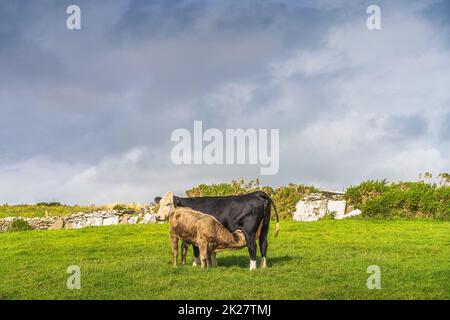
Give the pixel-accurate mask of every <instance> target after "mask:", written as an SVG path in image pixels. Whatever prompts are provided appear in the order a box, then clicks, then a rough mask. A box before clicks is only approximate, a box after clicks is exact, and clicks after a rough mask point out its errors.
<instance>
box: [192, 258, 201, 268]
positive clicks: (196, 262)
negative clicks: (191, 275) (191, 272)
mask: <svg viewBox="0 0 450 320" xmlns="http://www.w3.org/2000/svg"><path fill="white" fill-rule="evenodd" d="M199 264H200V259H199V258H194V262H193V263H192V266H193V267H197V266H198V265H199Z"/></svg>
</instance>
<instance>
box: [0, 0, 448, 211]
mask: <svg viewBox="0 0 450 320" xmlns="http://www.w3.org/2000/svg"><path fill="white" fill-rule="evenodd" d="M373 3H374V2H373V1H358V0H352V1H350V0H342V1H336V0H305V1H301V0H297V1H287V0H285V1H282V0H280V1H275V0H273V1H231V0H230V1H225V0H223V1H221V0H213V1H211V0H209V1H168V0H161V1H143V0H111V1H87V0H86V1H76V2H75V1H62V0H54V1H46V0H41V1H32V0H28V1H27V0H22V1H15V0H2V1H1V2H0V110H1V116H0V147H1V149H0V203H33V202H37V201H61V202H66V203H79V204H90V203H106V202H113V201H127V202H128V201H129V202H131V201H142V202H148V201H150V200H151V199H152V198H153V197H154V196H156V195H160V194H162V193H163V192H165V191H168V190H171V191H174V192H176V193H178V194H182V193H183V191H184V190H185V189H187V188H189V187H191V186H194V185H197V184H200V183H211V182H222V181H230V180H231V179H237V178H240V177H245V178H255V177H258V175H259V166H258V165H247V166H245V165H233V166H218V165H216V166H202V165H191V166H189V165H181V166H177V165H174V164H173V163H172V162H171V160H170V152H171V149H172V148H173V146H174V143H173V142H172V141H171V140H170V136H171V133H172V132H173V130H175V129H177V128H186V129H188V130H190V131H192V128H193V121H194V120H202V121H203V127H204V128H218V129H220V130H225V129H226V128H244V129H247V128H256V129H271V128H278V129H280V169H279V172H278V174H276V175H273V176H262V177H261V181H262V183H263V184H269V185H272V186H278V185H283V184H287V183H289V182H294V183H306V184H314V185H316V186H318V187H322V188H327V189H338V190H342V189H343V188H345V187H346V186H349V185H351V184H356V183H358V182H360V181H362V180H365V179H370V178H387V179H388V180H390V181H397V180H408V179H412V180H415V179H416V178H417V176H418V174H419V173H421V172H424V171H431V172H433V173H435V174H437V173H440V172H448V171H450V1H446V0H442V1H439V0H429V1H428V0H422V1H411V0H405V1H377V2H376V3H375V4H377V5H379V6H380V7H381V26H382V29H381V30H375V31H370V30H368V29H367V27H366V20H367V17H368V15H367V13H366V9H367V7H368V5H370V4H373ZM71 4H78V5H79V6H80V7H81V12H82V28H81V30H72V31H71V30H68V29H67V28H66V18H67V16H68V15H67V14H66V8H67V6H69V5H71Z"/></svg>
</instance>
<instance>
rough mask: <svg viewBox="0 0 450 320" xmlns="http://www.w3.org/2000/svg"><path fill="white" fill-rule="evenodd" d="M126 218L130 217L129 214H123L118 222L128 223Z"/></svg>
mask: <svg viewBox="0 0 450 320" xmlns="http://www.w3.org/2000/svg"><path fill="white" fill-rule="evenodd" d="M128 219H130V215H129V214H124V215H123V216H122V217H121V218H120V221H119V224H128Z"/></svg>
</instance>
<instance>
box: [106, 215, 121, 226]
mask: <svg viewBox="0 0 450 320" xmlns="http://www.w3.org/2000/svg"><path fill="white" fill-rule="evenodd" d="M116 224H119V218H118V217H117V216H113V217H109V218H105V219H103V225H104V226H112V225H116Z"/></svg>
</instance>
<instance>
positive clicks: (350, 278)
mask: <svg viewBox="0 0 450 320" xmlns="http://www.w3.org/2000/svg"><path fill="white" fill-rule="evenodd" d="M449 230H450V222H448V221H431V220H414V221H381V220H364V219H355V220H343V221H333V220H324V221H319V222H314V223H298V222H297V223H295V222H288V221H282V223H281V231H280V235H279V237H278V238H276V239H274V238H272V237H270V241H269V251H268V262H269V268H267V269H258V270H256V271H254V272H249V271H248V262H249V261H248V255H247V252H246V250H240V251H229V252H223V253H219V254H218V262H219V267H218V268H216V269H210V270H206V271H203V272H202V271H201V270H200V269H199V268H194V267H191V266H186V267H178V268H173V267H172V266H171V249H170V243H169V239H168V226H167V225H166V224H164V225H158V224H154V225H119V226H111V227H92V228H85V229H78V230H53V231H28V232H14V233H3V234H0V252H1V255H0V299H449V298H450V285H449V278H450V261H449V258H450V232H449ZM271 231H273V225H272V226H271ZM191 258H192V252H191V250H189V259H190V260H191ZM70 265H78V266H80V268H81V290H68V289H67V288H66V279H67V277H68V274H66V270H67V267H68V266H70ZM370 265H378V266H380V268H381V287H382V288H381V290H368V289H367V287H366V280H367V278H368V277H369V274H368V273H367V272H366V270H367V267H368V266H370Z"/></svg>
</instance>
